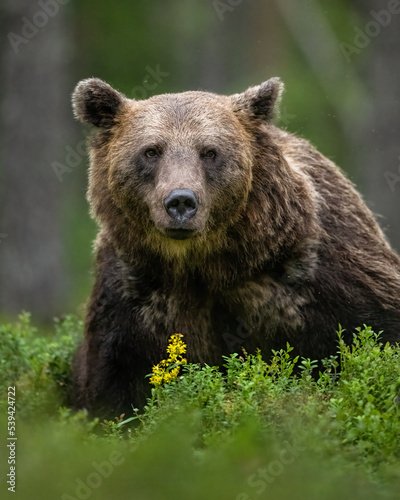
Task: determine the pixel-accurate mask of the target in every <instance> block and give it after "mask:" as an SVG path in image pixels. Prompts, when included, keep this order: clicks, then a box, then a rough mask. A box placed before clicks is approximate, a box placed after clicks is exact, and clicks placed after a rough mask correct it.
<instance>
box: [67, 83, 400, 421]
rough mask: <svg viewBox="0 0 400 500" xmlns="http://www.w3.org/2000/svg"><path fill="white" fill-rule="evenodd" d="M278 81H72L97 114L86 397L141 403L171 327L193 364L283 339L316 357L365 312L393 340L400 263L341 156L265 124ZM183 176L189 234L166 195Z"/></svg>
mask: <svg viewBox="0 0 400 500" xmlns="http://www.w3.org/2000/svg"><path fill="white" fill-rule="evenodd" d="M281 91H282V85H281V83H280V82H279V80H278V79H271V80H268V82H265V83H264V84H262V85H260V86H258V87H253V88H250V89H248V90H247V91H245V92H243V93H242V94H236V95H234V96H230V97H229V96H218V95H215V94H210V93H206V92H185V93H182V94H169V95H160V96H155V97H152V98H150V99H148V100H146V101H141V102H138V101H132V100H129V99H127V98H126V97H125V96H123V95H122V94H120V93H118V92H117V91H115V90H114V89H112V88H111V87H110V86H108V85H107V84H106V83H104V82H102V81H101V80H97V79H90V80H85V81H83V82H81V83H80V84H79V85H78V87H77V89H76V91H75V93H74V99H73V102H74V112H75V115H76V116H77V118H79V119H80V120H82V121H84V122H88V123H91V124H93V125H95V126H96V127H98V129H97V131H96V133H95V134H94V136H93V137H92V139H91V143H90V164H91V167H90V175H89V192H88V198H89V202H90V205H91V210H92V215H93V216H94V217H95V218H96V220H97V221H98V224H99V226H100V232H99V236H98V238H97V241H96V251H97V264H96V284H95V287H94V290H93V294H92V298H91V301H90V304H89V310H88V316H87V320H86V333H85V339H84V342H83V344H82V346H81V347H80V349H79V351H78V354H77V357H76V361H75V379H76V389H75V392H76V402H77V406H79V407H87V408H89V409H91V410H95V409H99V408H102V409H107V410H109V411H110V412H111V413H112V412H114V413H116V412H118V411H121V410H124V409H125V410H126V409H127V408H129V407H130V405H131V404H132V405H136V406H138V405H140V404H142V403H143V400H144V397H145V395H146V393H147V392H148V385H149V384H148V382H147V380H145V379H144V377H145V375H146V374H148V373H149V372H150V371H151V367H152V365H153V364H155V363H157V362H158V361H159V360H160V359H162V357H163V354H164V352H165V347H166V344H167V340H168V337H169V336H170V335H172V334H173V333H175V332H181V333H183V334H184V335H185V340H186V342H187V344H188V357H189V360H190V361H196V362H207V363H209V364H220V363H221V356H222V355H223V354H228V353H229V352H231V351H233V350H238V349H240V346H241V345H244V346H245V347H246V348H247V349H248V350H252V349H255V348H256V347H260V348H261V349H262V350H263V351H264V352H265V354H266V355H268V352H269V351H270V349H271V348H278V347H280V346H282V345H285V343H286V342H287V341H289V342H290V343H291V344H292V345H293V346H294V347H295V352H296V353H297V354H300V355H302V356H306V357H311V358H321V357H324V356H327V355H329V354H332V353H334V352H335V350H336V348H335V342H336V333H335V332H336V330H337V327H338V324H339V323H341V324H342V325H343V326H344V327H345V328H346V329H347V332H348V337H347V339H348V340H350V338H351V332H352V331H354V328H355V327H357V326H362V325H363V324H368V325H370V326H373V327H374V328H376V330H377V331H378V330H381V329H382V330H384V333H383V335H384V339H385V340H389V341H399V339H400V333H399V332H400V307H399V306H400V260H399V258H398V256H397V255H396V254H395V253H394V252H393V251H392V250H391V249H390V246H389V244H388V242H387V241H386V239H385V237H384V235H383V233H382V231H381V230H380V228H379V226H378V225H377V223H376V221H375V219H374V217H373V216H372V214H371V212H370V211H369V209H368V208H367V207H366V206H365V204H364V202H363V201H362V199H361V197H360V196H359V194H358V193H357V192H356V190H355V189H354V187H353V185H352V184H351V183H350V182H349V181H348V180H347V179H346V178H345V177H344V176H343V174H342V173H341V172H340V171H339V169H338V168H337V167H336V166H335V165H334V164H333V163H332V162H330V161H329V160H328V159H326V158H325V157H324V156H322V155H321V154H320V153H318V152H317V151H316V150H315V149H314V148H313V147H312V146H310V144H309V143H308V142H306V141H305V140H303V139H300V138H297V137H295V136H293V135H291V134H288V133H287V132H284V131H282V130H280V129H278V128H276V127H274V126H273V125H271V123H270V121H271V118H272V117H273V115H274V113H275V109H276V103H277V101H278V100H279V98H280V94H281ZM149 151H151V154H149V153H148V152H149ZM210 151H211V152H212V155H215V156H214V157H208V156H206V153H209V152H210ZM153 153H154V154H153ZM176 189H190V190H192V191H193V193H194V194H195V196H196V198H197V200H198V210H197V212H196V215H195V216H194V217H192V218H190V219H189V220H185V221H184V222H182V224H181V225H180V226H179V229H182V230H185V231H186V232H185V235H186V234H189V232H190V231H191V232H190V237H185V239H175V237H171V234H172V233H171V231H172V230H175V226H176V224H177V222H176V220H174V219H173V218H172V217H171V216H170V215H169V214H168V213H167V211H166V209H165V207H164V204H163V202H164V200H165V198H166V197H167V196H168V194H169V193H171V191H173V190H176Z"/></svg>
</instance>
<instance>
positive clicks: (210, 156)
mask: <svg viewBox="0 0 400 500" xmlns="http://www.w3.org/2000/svg"><path fill="white" fill-rule="evenodd" d="M216 156H217V153H216V152H215V151H214V150H213V149H210V150H209V151H206V152H205V153H204V158H207V159H211V160H212V159H214V158H215V157H216Z"/></svg>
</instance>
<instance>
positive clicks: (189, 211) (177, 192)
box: [164, 189, 199, 240]
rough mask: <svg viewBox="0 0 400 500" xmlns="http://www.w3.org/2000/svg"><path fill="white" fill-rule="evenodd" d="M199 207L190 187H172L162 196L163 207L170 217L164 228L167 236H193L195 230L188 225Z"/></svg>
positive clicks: (182, 237)
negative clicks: (167, 225) (166, 226)
mask: <svg viewBox="0 0 400 500" xmlns="http://www.w3.org/2000/svg"><path fill="white" fill-rule="evenodd" d="M198 207H199V200H198V199H197V196H196V195H195V193H194V192H193V191H192V190H191V189H174V190H172V191H171V192H170V193H169V194H168V196H166V197H165V198H164V208H165V210H166V212H167V214H168V215H169V216H170V217H171V219H172V221H171V222H172V224H171V225H170V227H169V228H168V229H167V230H166V234H167V235H168V237H170V238H173V239H175V240H184V239H187V238H190V237H191V236H193V234H194V233H195V231H193V229H191V228H189V227H188V221H190V219H192V218H193V217H194V216H195V215H196V213H197V209H198Z"/></svg>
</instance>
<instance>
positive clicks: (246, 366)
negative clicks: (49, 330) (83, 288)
mask: <svg viewBox="0 0 400 500" xmlns="http://www.w3.org/2000/svg"><path fill="white" fill-rule="evenodd" d="M81 330H82V325H81V322H80V321H78V320H76V319H74V318H72V317H67V318H65V319H64V320H63V321H58V322H56V324H55V333H54V335H52V336H51V337H40V336H39V334H38V332H37V331H36V330H35V328H34V327H32V326H31V325H30V322H29V316H28V315H23V316H21V317H20V321H19V322H18V323H17V324H16V325H3V326H1V327H0V335H1V343H0V350H1V353H0V359H1V384H2V392H1V394H2V417H3V416H4V415H6V410H5V408H6V406H7V405H6V401H5V399H4V395H6V394H7V387H8V386H9V385H15V386H16V387H17V397H16V400H17V406H16V412H17V430H16V435H17V436H18V439H19V441H18V447H17V453H18V454H17V457H18V459H17V466H18V471H19V475H18V479H17V485H18V489H17V493H18V494H19V495H20V496H19V497H18V498H35V494H36V495H38V498H39V497H40V495H41V493H40V492H41V491H42V489H43V488H44V487H46V492H47V497H48V498H63V495H70V497H72V498H79V496H78V494H77V493H76V488H77V487H78V484H82V483H80V482H79V480H81V481H83V483H84V484H87V481H88V478H89V483H90V478H91V479H92V480H93V484H97V483H96V481H95V480H94V476H93V473H96V471H97V469H96V466H95V465H93V464H97V465H99V464H103V466H104V471H106V472H107V471H110V470H111V469H112V473H110V474H109V475H107V477H106V476H105V475H103V476H101V477H100V476H99V478H100V479H101V481H100V482H99V486H98V487H97V486H96V487H90V488H91V491H92V492H93V496H92V498H96V499H97V498H98V499H108V498H117V497H118V498H143V499H147V498H149V499H150V498H151V499H158V498H160V499H161V498H163V499H164V498H166V499H169V498H178V499H179V498H194V499H203V498H211V499H214V498H215V499H217V498H218V499H225V498H226V499H230V498H232V499H237V500H249V499H252V498H267V497H268V498H283V499H286V498H299V499H303V498H304V499H306V498H307V499H313V498H315V499H316V498H321V495H322V497H323V498H324V499H331V498H332V499H333V498H355V499H358V498H359V499H363V500H365V499H374V500H375V499H381V498H382V499H383V498H385V499H386V498H396V495H397V492H398V488H399V486H400V476H399V474H398V470H399V466H400V444H399V439H398V436H399V435H400V366H399V362H398V361H399V359H398V357H399V352H400V350H399V348H396V347H391V346H389V345H386V346H383V345H380V344H379V336H378V335H377V334H376V333H374V332H372V331H371V329H370V328H365V329H364V330H361V329H360V331H359V332H358V335H357V336H356V337H355V338H354V343H353V345H351V346H346V345H345V344H344V342H343V341H342V340H341V336H342V333H341V332H339V343H338V355H337V356H336V357H332V358H331V359H329V360H325V361H324V365H325V369H324V371H323V373H320V376H319V377H318V378H316V377H314V376H312V374H313V373H315V364H316V363H315V361H314V360H305V359H302V360H301V359H300V360H296V359H292V358H291V356H290V353H291V348H290V347H289V346H287V349H286V350H280V351H279V352H274V354H273V358H272V360H271V361H270V362H268V363H267V362H265V361H264V360H263V359H262V356H261V354H260V353H256V354H254V355H251V354H249V355H248V354H247V353H242V354H240V355H239V354H234V355H232V356H230V357H226V358H225V360H224V362H225V370H224V372H221V371H219V370H217V369H216V368H215V367H211V366H207V365H204V366H198V365H193V364H192V365H187V366H186V367H184V368H183V373H182V375H181V376H180V377H179V378H178V379H177V380H176V381H175V382H172V383H170V384H166V385H164V386H157V387H155V388H154V389H153V393H152V397H151V399H149V400H148V404H147V406H146V408H145V410H144V411H143V412H142V413H140V414H139V412H137V411H134V412H133V413H132V415H124V416H122V417H121V416H118V418H116V419H115V420H114V421H112V422H111V421H108V422H106V421H103V422H99V420H98V419H95V420H92V421H89V420H88V419H87V416H86V414H85V413H84V412H81V413H78V414H74V413H73V412H72V411H71V410H69V409H67V408H65V407H64V406H61V407H60V404H61V405H65V402H66V397H67V392H68V391H67V389H68V384H69V367H70V362H71V356H72V353H73V352H74V349H75V345H76V343H77V339H78V336H79V334H80V331H81ZM339 362H340V364H341V367H342V370H341V373H340V374H339V373H338V365H339ZM296 365H297V368H296ZM0 424H1V425H2V428H3V429H6V422H5V419H3V418H2V420H1V422H0ZM1 453H2V455H1V461H2V463H6V451H4V449H2V452H1ZM111 460H114V461H115V464H114V465H112V467H111V466H110V467H111V468H110V467H109V468H108V469H107V467H106V465H105V462H108V463H109V464H110V463H111ZM90 474H92V476H90ZM55 478H57V479H55ZM77 480H78V481H77ZM82 491H83V490H82ZM85 491H86V490H85ZM322 492H323V493H322ZM78 493H79V492H78ZM82 494H83V493H82ZM70 497H68V496H67V497H65V498H69V500H70Z"/></svg>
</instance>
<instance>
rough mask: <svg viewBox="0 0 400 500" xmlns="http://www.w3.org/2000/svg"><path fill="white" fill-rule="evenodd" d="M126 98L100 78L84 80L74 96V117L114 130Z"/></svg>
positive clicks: (77, 87)
mask: <svg viewBox="0 0 400 500" xmlns="http://www.w3.org/2000/svg"><path fill="white" fill-rule="evenodd" d="M125 100H126V97H125V96H124V95H123V94H121V93H120V92H117V91H116V90H114V89H113V88H112V87H111V86H110V85H108V83H106V82H103V80H100V79H99V78H88V79H87V80H82V81H81V82H79V83H78V85H77V86H76V88H75V90H74V92H73V94H72V108H73V111H74V116H75V117H76V118H77V119H78V120H80V121H81V122H83V123H90V124H91V125H95V126H96V127H101V128H106V129H109V128H112V127H113V125H114V124H115V119H116V117H117V114H118V112H119V111H120V109H121V106H122V104H123V103H124V101H125Z"/></svg>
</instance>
